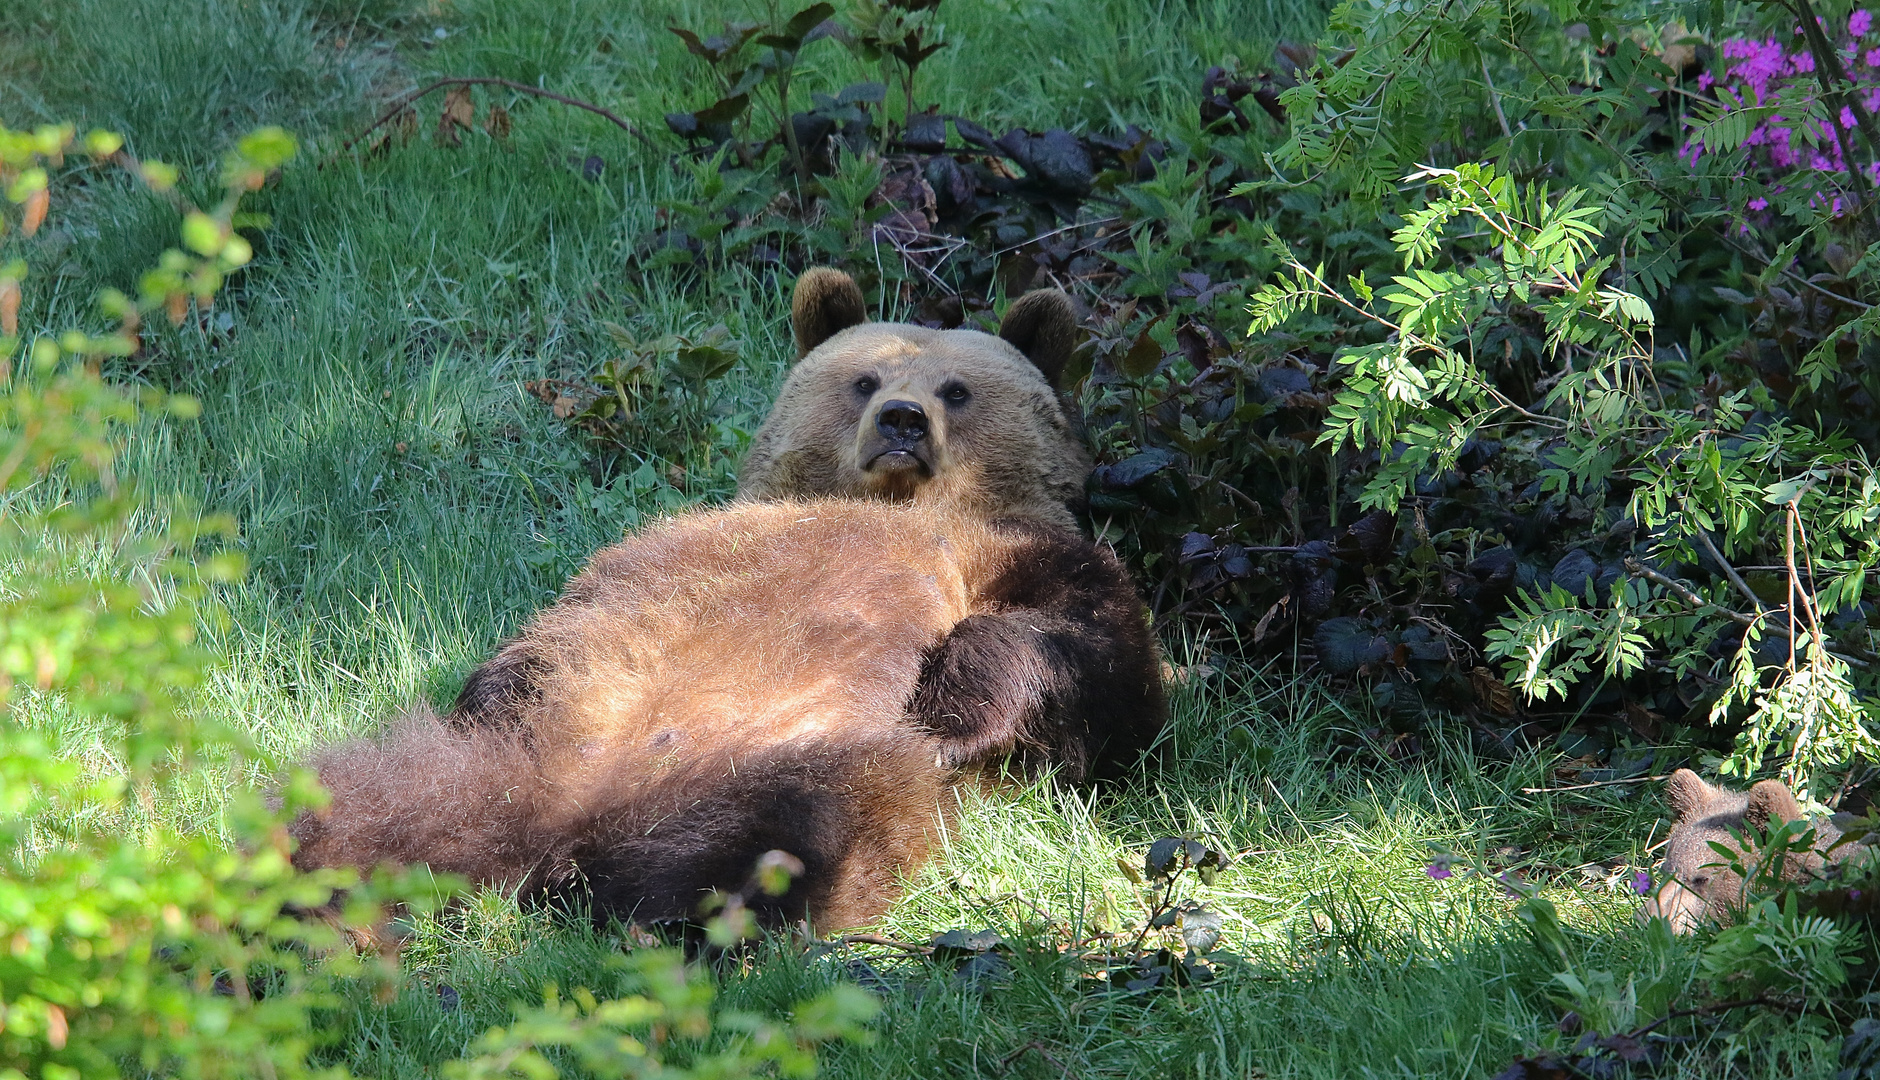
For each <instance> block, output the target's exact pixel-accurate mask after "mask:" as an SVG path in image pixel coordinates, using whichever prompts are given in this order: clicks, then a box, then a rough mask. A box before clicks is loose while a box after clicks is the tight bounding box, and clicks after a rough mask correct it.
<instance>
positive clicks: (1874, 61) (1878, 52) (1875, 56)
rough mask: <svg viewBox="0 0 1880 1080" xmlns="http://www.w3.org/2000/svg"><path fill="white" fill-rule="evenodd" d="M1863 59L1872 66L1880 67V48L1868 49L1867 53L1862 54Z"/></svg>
mask: <svg viewBox="0 0 1880 1080" xmlns="http://www.w3.org/2000/svg"><path fill="white" fill-rule="evenodd" d="M1861 59H1862V60H1863V61H1865V62H1866V64H1867V66H1868V67H1870V68H1880V49H1868V50H1867V51H1866V52H1865V53H1863V54H1861Z"/></svg>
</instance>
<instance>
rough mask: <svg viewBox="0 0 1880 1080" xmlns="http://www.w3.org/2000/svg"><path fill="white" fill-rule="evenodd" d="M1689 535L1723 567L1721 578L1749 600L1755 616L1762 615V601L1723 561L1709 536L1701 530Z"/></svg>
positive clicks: (1727, 563) (1731, 567)
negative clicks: (1728, 580) (1726, 579)
mask: <svg viewBox="0 0 1880 1080" xmlns="http://www.w3.org/2000/svg"><path fill="white" fill-rule="evenodd" d="M1691 535H1693V536H1695V537H1697V542H1698V543H1699V544H1702V545H1703V548H1704V552H1705V553H1706V554H1708V555H1709V556H1710V557H1711V558H1712V559H1715V560H1716V561H1717V565H1718V566H1721V567H1723V576H1724V577H1726V578H1729V579H1730V584H1732V585H1734V586H1736V591H1737V592H1739V593H1742V594H1743V596H1744V597H1745V598H1746V599H1748V600H1749V602H1750V605H1751V606H1752V607H1754V608H1755V609H1756V614H1758V615H1760V614H1762V611H1763V606H1762V599H1761V598H1760V597H1758V596H1757V595H1756V594H1755V593H1754V592H1752V591H1751V590H1750V587H1749V583H1748V582H1746V581H1744V580H1743V575H1741V574H1739V573H1737V572H1736V567H1734V566H1731V565H1730V564H1729V562H1728V561H1727V560H1725V559H1724V557H1723V552H1721V551H1718V550H1717V545H1715V544H1713V543H1711V542H1710V535H1709V534H1708V533H1706V532H1704V530H1702V529H1693V530H1691Z"/></svg>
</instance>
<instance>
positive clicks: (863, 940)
mask: <svg viewBox="0 0 1880 1080" xmlns="http://www.w3.org/2000/svg"><path fill="white" fill-rule="evenodd" d="M829 944H831V945H880V946H882V947H883V948H887V949H900V950H901V951H902V952H905V953H912V954H914V955H916V956H926V955H928V954H930V953H932V952H933V947H932V946H930V945H916V944H914V943H913V942H911V941H896V940H894V939H893V938H885V937H877V936H875V935H874V934H845V935H843V936H842V937H839V938H834V939H832V940H831V941H830V942H829Z"/></svg>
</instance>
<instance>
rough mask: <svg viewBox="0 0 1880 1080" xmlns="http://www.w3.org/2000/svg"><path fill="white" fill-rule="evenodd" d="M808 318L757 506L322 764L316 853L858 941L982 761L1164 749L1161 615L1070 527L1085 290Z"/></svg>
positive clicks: (608, 585)
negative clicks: (933, 321) (857, 932)
mask: <svg viewBox="0 0 1880 1080" xmlns="http://www.w3.org/2000/svg"><path fill="white" fill-rule="evenodd" d="M792 322H793V326H794V330H795V334H796V341H797V345H798V348H799V350H800V352H801V353H802V354H803V355H802V356H801V358H800V360H799V361H798V363H797V364H796V366H795V369H794V370H793V371H792V372H791V374H790V376H789V379H788V380H787V382H786V384H785V387H784V390H783V392H782V395H781V397H780V399H779V401H778V404H777V406H776V407H775V409H774V411H773V413H772V415H771V417H770V418H769V420H768V421H767V422H766V424H765V425H764V427H763V429H762V430H761V431H760V432H759V434H758V437H757V439H756V440H755V442H754V444H753V449H752V452H751V454H750V458H749V461H748V462H747V465H746V467H745V469H744V472H743V476H742V479H741V486H740V495H739V500H738V501H737V502H736V503H734V504H733V505H732V506H730V507H728V508H725V509H721V510H714V511H704V512H697V513H690V514H682V515H679V516H677V517H675V518H673V519H672V520H670V521H667V522H665V523H663V524H661V525H658V526H655V527H653V528H650V529H647V530H645V531H643V532H641V533H640V534H638V535H636V536H633V537H630V538H628V539H627V540H625V541H624V542H622V543H620V544H617V545H614V546H613V547H610V548H606V549H604V550H602V551H601V552H599V553H597V554H596V555H595V556H594V558H593V559H592V561H590V562H589V564H588V566H587V567H586V568H585V569H583V570H582V571H581V573H580V574H578V575H576V577H575V578H574V579H573V580H572V581H570V582H569V584H568V586H567V588H566V589H565V590H564V591H563V594H562V596H561V598H560V599H559V600H558V601H557V602H556V603H555V604H554V605H553V606H552V607H550V608H548V609H547V610H545V611H543V612H541V613H540V614H539V615H537V617H536V618H535V619H534V621H533V622H531V623H530V624H529V625H528V626H527V627H525V628H524V629H523V631H522V632H521V633H520V634H519V635H517V637H516V638H515V639H513V640H512V641H510V642H508V643H507V644H505V645H504V646H503V647H502V648H501V649H500V650H499V651H498V653H497V654H496V656H495V657H493V658H492V659H491V660H490V661H488V662H487V663H485V664H484V665H483V666H481V667H479V668H478V669H477V670H476V671H475V672H473V673H472V674H471V675H470V677H469V679H468V680H467V681H466V683H465V685H464V687H463V690H462V692H461V694H460V695H459V696H458V698H457V701H456V703H455V705H453V707H452V708H451V710H450V711H449V713H447V714H446V715H445V716H443V717H441V718H439V717H436V716H434V715H431V714H429V713H426V712H423V711H419V712H417V713H414V714H413V715H411V716H408V717H407V718H406V719H405V720H403V721H402V722H401V723H399V724H398V725H396V726H395V727H394V728H393V730H392V731H391V732H390V733H389V735H388V736H387V737H386V738H385V739H384V740H382V741H378V742H361V743H355V744H350V745H345V746H340V747H337V748H334V749H331V750H329V751H327V752H326V753H324V754H323V755H321V756H320V757H319V758H318V759H317V761H316V765H317V768H318V769H319V772H320V776H321V779H322V780H323V781H324V782H325V784H326V786H327V788H328V790H329V791H330V792H331V794H332V802H331V804H330V806H329V807H328V808H327V809H325V810H324V811H321V812H319V813H317V814H309V815H304V816H303V817H302V818H301V819H300V820H299V821H297V822H296V823H295V825H294V832H295V835H296V837H297V839H298V841H299V848H298V850H297V852H296V855H295V861H296V863H297V864H299V865H301V866H303V867H311V866H325V865H361V866H366V865H372V864H376V863H379V862H388V861H389V862H398V863H416V862H423V863H428V864H430V865H431V866H432V867H434V868H435V869H438V870H444V871H450V872H455V873H462V874H466V875H468V876H470V877H472V878H473V879H475V880H477V881H479V882H483V883H488V884H504V885H507V886H509V887H512V888H517V889H519V890H521V891H522V892H523V893H524V894H526V895H530V896H541V895H548V894H556V893H569V892H573V893H584V894H585V895H586V896H587V897H588V898H589V900H590V901H591V904H592V910H593V912H594V914H595V916H596V918H599V919H606V918H612V917H618V918H622V919H632V920H636V921H641V922H657V921H681V922H683V921H688V920H693V919H696V918H697V917H698V916H699V914H700V912H701V909H700V905H701V903H702V902H704V901H706V900H707V899H708V898H709V897H710V896H712V895H713V894H714V893H715V892H721V893H730V892H737V893H741V894H743V895H744V896H746V897H747V900H748V902H750V903H751V905H752V907H753V909H754V910H755V913H756V914H757V915H758V916H759V917H760V919H762V920H763V921H765V922H767V923H769V924H771V925H776V924H780V923H784V922H792V921H796V920H799V919H804V918H807V919H809V920H810V922H811V923H812V925H813V926H815V927H816V928H817V929H821V930H828V929H838V928H842V927H846V926H852V925H855V924H857V923H861V922H865V921H867V920H869V919H871V918H873V917H875V916H877V915H879V914H880V913H881V912H882V911H883V910H884V909H885V908H886V906H887V905H888V903H889V902H891V900H892V899H893V897H894V895H895V890H896V887H897V883H898V882H899V881H900V880H901V879H902V878H903V877H905V876H906V875H907V874H908V873H909V872H910V871H911V870H913V869H915V868H916V867H917V866H918V865H919V864H920V862H921V861H922V860H923V859H924V858H925V856H926V853H927V850H928V847H929V844H930V841H931V837H932V835H933V832H934V829H935V827H936V825H937V823H938V818H937V814H938V813H939V812H940V810H941V808H942V807H943V805H944V804H945V803H946V802H947V801H948V800H946V799H945V797H944V796H945V794H946V791H947V788H948V786H949V785H950V784H952V783H953V782H955V780H956V779H958V778H960V777H961V776H962V775H964V774H966V773H969V772H970V771H972V770H977V769H980V768H982V767H992V766H997V765H998V764H999V763H1001V762H1003V761H1006V760H1008V759H1014V760H1016V761H1017V762H1018V763H1020V764H1021V765H1024V766H1029V767H1052V768H1055V769H1057V770H1058V772H1059V774H1060V775H1061V776H1063V777H1065V778H1066V779H1069V780H1073V781H1075V780H1082V779H1086V778H1090V777H1095V776H1100V775H1105V774H1108V773H1114V772H1115V771H1117V769H1118V768H1119V767H1120V766H1126V765H1127V764H1129V763H1130V762H1131V761H1133V760H1134V759H1135V758H1136V757H1137V756H1139V755H1140V754H1141V752H1142V751H1143V750H1145V749H1146V748H1147V747H1148V746H1149V745H1150V744H1151V743H1152V742H1153V741H1154V739H1155V736H1156V734H1157V732H1158V731H1159V729H1160V725H1161V723H1162V719H1163V698H1162V687H1161V683H1160V662H1159V659H1158V657H1157V652H1156V648H1155V644H1154V639H1153V636H1152V634H1151V632H1150V629H1149V623H1148V620H1147V614H1146V612H1145V610H1144V608H1143V605H1142V601H1141V599H1140V598H1139V596H1138V595H1137V593H1136V590H1135V588H1134V586H1133V585H1132V584H1131V582H1130V581H1129V579H1128V577H1127V575H1126V574H1125V573H1124V571H1123V569H1122V567H1121V566H1120V564H1119V563H1118V561H1117V560H1116V558H1115V556H1114V555H1113V554H1112V553H1111V552H1110V551H1109V550H1108V549H1107V548H1105V547H1103V546H1101V545H1098V544H1095V543H1092V542H1091V541H1090V540H1089V539H1087V538H1086V537H1084V536H1083V535H1081V534H1080V533H1078V532H1077V531H1076V530H1075V528H1074V521H1075V519H1074V517H1073V516H1072V510H1071V507H1070V503H1072V502H1073V501H1074V500H1075V498H1076V497H1077V495H1078V493H1079V491H1080V490H1081V481H1082V478H1083V475H1084V473H1085V472H1087V470H1088V468H1089V466H1088V459H1087V458H1086V457H1085V456H1084V454H1083V451H1082V447H1081V444H1079V443H1078V442H1077V441H1076V440H1075V438H1074V433H1073V432H1072V429H1071V427H1070V424H1069V420H1068V418H1067V415H1066V413H1065V409H1064V406H1063V405H1062V404H1061V403H1060V401H1059V399H1058V396H1057V393H1056V391H1055V389H1054V388H1053V387H1052V385H1051V379H1052V378H1053V377H1054V376H1055V374H1056V373H1057V372H1058V371H1059V370H1061V368H1062V365H1063V362H1064V360H1065V358H1066V356H1067V355H1068V353H1069V349H1070V346H1071V341H1072V338H1073V332H1074V319H1073V316H1072V312H1071V309H1070V305H1069V301H1068V298H1066V297H1065V296H1064V295H1063V294H1062V293H1058V292H1042V293H1033V294H1029V295H1027V296H1026V297H1023V298H1021V299H1020V300H1019V301H1017V302H1016V303H1014V304H1013V305H1012V306H1011V309H1010V310H1009V312H1008V313H1007V315H1006V318H1005V320H1004V323H1003V325H1002V326H1001V330H1000V334H999V336H997V337H995V336H992V335H989V334H982V333H977V332H974V331H964V330H951V331H930V330H924V329H920V328H917V327H910V326H902V325H899V324H884V323H868V322H864V321H863V305H862V298H861V294H860V291H859V290H857V289H856V288H855V285H854V283H853V282H852V281H850V280H849V279H848V278H847V277H846V276H844V275H841V274H838V273H836V272H834V271H812V272H810V273H808V274H806V275H804V278H803V280H802V281H801V282H799V284H798V286H797V290H796V294H795V298H794V304H793V312H792ZM773 851H783V852H787V853H788V854H790V855H791V856H794V857H795V859H796V860H798V861H799V862H800V863H801V864H802V865H801V872H800V874H798V876H797V877H796V879H795V881H794V883H793V884H792V885H791V887H790V888H789V890H788V891H787V892H785V893H784V894H783V895H781V896H775V897H771V896H765V895H762V894H761V891H759V890H754V889H753V888H752V887H751V875H752V872H753V868H754V866H755V865H756V864H757V863H758V861H759V860H760V859H761V858H763V857H764V856H765V855H766V854H767V853H769V852H773Z"/></svg>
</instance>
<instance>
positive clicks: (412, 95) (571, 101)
mask: <svg viewBox="0 0 1880 1080" xmlns="http://www.w3.org/2000/svg"><path fill="white" fill-rule="evenodd" d="M446 86H506V87H508V88H509V89H511V90H514V91H516V92H517V93H519V94H532V95H534V96H536V97H542V98H547V99H548V100H550V101H559V102H561V103H562V104H563V105H572V106H574V107H575V108H577V109H586V110H587V111H588V112H591V113H593V114H595V115H596V116H601V117H605V118H606V119H607V120H609V121H611V122H612V123H613V124H614V126H615V127H618V128H619V129H620V130H622V131H624V132H626V133H627V134H629V135H631V136H633V137H634V138H636V139H638V140H640V141H641V142H643V143H645V144H646V147H647V149H649V150H651V151H653V152H654V153H659V152H660V150H659V145H658V144H657V143H655V142H654V141H653V140H651V139H649V138H647V137H646V133H645V132H644V131H641V130H640V129H639V127H637V126H636V125H635V124H634V123H633V121H631V120H626V119H622V118H621V117H619V116H616V115H615V114H613V113H611V112H609V111H607V110H606V109H603V108H601V107H600V106H599V105H596V104H594V103H592V102H588V101H582V100H580V99H579V98H571V97H565V96H563V95H561V94H557V93H555V92H554V91H552V90H544V89H542V88H541V87H539V86H530V85H529V84H528V83H519V82H516V81H515V80H513V79H498V78H494V77H489V76H473V75H459V76H452V77H451V78H448V79H439V80H437V81H436V82H434V83H432V84H431V85H429V86H426V87H424V88H422V89H419V90H413V91H410V92H409V93H406V94H401V95H400V96H399V97H398V99H397V100H395V101H393V102H392V104H391V107H390V108H388V109H386V110H385V112H384V113H383V114H382V115H380V117H379V118H378V119H377V120H374V121H372V124H371V126H370V127H367V128H366V129H365V130H364V131H362V132H360V133H359V134H357V135H354V136H353V137H352V138H350V139H347V140H346V141H345V142H343V143H341V144H340V149H341V150H342V151H345V150H351V149H352V148H353V147H354V146H356V145H357V144H358V143H359V141H360V140H361V139H363V138H365V137H366V136H367V135H370V134H372V133H373V132H375V131H377V130H378V129H379V128H381V127H383V126H385V124H387V123H388V122H390V121H391V119H392V118H393V117H395V116H397V115H398V114H399V113H401V112H404V111H405V110H406V109H407V108H409V107H410V105H411V103H412V102H414V101H416V100H418V99H419V98H421V97H423V96H424V95H426V94H428V93H430V92H432V91H433V90H441V89H443V88H444V87H446Z"/></svg>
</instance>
